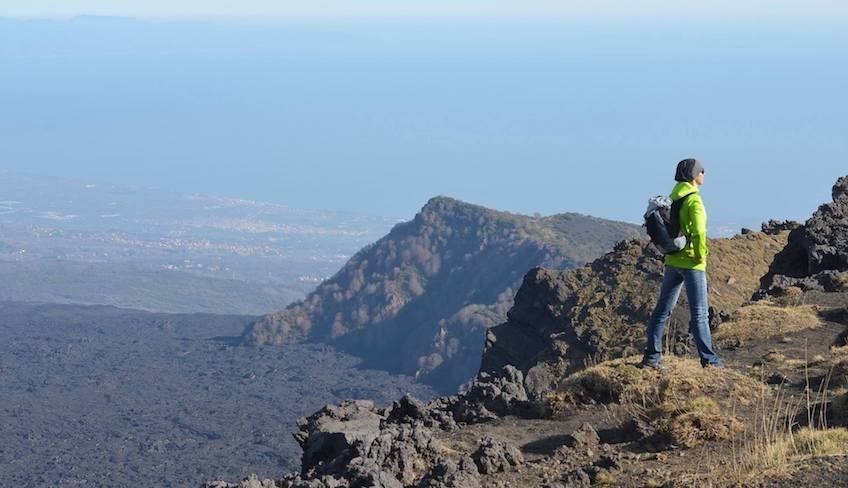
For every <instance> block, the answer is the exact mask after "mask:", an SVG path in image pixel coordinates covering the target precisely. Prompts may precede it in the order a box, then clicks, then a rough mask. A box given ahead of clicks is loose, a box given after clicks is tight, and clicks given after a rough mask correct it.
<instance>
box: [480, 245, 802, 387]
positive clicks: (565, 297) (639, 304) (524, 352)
mask: <svg viewBox="0 0 848 488" xmlns="http://www.w3.org/2000/svg"><path fill="white" fill-rule="evenodd" d="M786 238H787V233H786V232H782V233H778V234H766V233H752V234H747V235H740V236H736V237H734V238H732V239H717V240H711V241H710V249H711V254H710V271H709V281H710V303H711V304H712V305H713V310H712V313H711V315H712V322H713V323H714V324H717V323H718V322H720V320H721V319H722V318H726V317H727V316H728V314H729V313H730V312H732V311H733V310H735V309H736V308H738V307H739V306H741V305H742V304H743V303H745V302H746V301H748V300H749V299H750V297H751V296H752V295H753V294H754V293H755V292H756V291H757V289H758V287H759V277H761V276H763V275H764V274H765V273H766V271H767V270H768V267H769V264H770V263H771V262H772V261H773V260H774V256H775V255H776V254H777V253H778V252H779V251H780V250H781V249H783V247H784V246H785V243H786ZM662 276H663V262H662V256H661V255H660V254H659V253H658V252H657V251H656V249H655V248H654V247H653V246H652V245H650V244H649V243H648V242H646V241H626V242H622V243H619V244H618V245H617V246H616V247H615V249H614V250H613V252H611V253H609V254H607V255H605V256H603V257H602V258H600V259H598V260H596V261H594V262H593V263H591V264H590V265H587V266H585V267H583V268H580V269H577V270H571V271H555V270H549V269H544V268H536V269H533V270H532V271H530V272H529V273H527V275H526V276H525V277H524V283H523V284H522V286H521V288H520V289H519V291H518V293H517V295H516V297H515V305H514V306H513V308H512V309H511V310H510V311H509V313H508V320H507V322H506V323H504V324H501V325H498V326H497V327H494V328H492V329H490V330H489V332H488V334H487V338H486V346H485V352H484V354H483V358H482V364H481V371H498V370H500V369H501V368H503V366H504V365H506V364H512V365H515V366H516V367H517V368H518V369H519V370H521V371H522V372H524V373H525V376H526V379H525V387H526V390H527V392H528V395H529V398H530V399H531V400H533V399H538V398H540V397H541V396H542V395H544V393H545V392H547V391H552V390H553V389H555V388H556V385H557V383H558V382H559V381H560V380H561V379H562V378H564V377H565V376H566V375H568V374H569V373H571V372H574V371H577V370H579V369H582V368H583V367H584V366H585V365H586V364H587V363H588V362H596V361H604V360H607V359H613V358H618V357H624V356H629V355H633V354H639V353H640V352H641V349H642V347H644V337H645V326H646V323H647V321H648V319H649V318H650V314H651V312H652V311H653V307H654V305H655V303H656V300H657V297H658V295H659V289H660V285H661V282H662ZM684 295H685V294H684ZM687 307H688V305H686V299H685V296H683V297H682V299H681V301H680V303H679V304H678V306H677V308H676V309H675V310H674V312H673V314H672V318H671V320H670V323H669V333H670V337H671V343H670V346H671V348H672V350H673V351H674V352H675V353H678V354H685V353H688V352H690V351H693V350H694V345H693V344H692V343H691V339H690V337H689V313H688V308H687Z"/></svg>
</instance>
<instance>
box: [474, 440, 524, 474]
mask: <svg viewBox="0 0 848 488" xmlns="http://www.w3.org/2000/svg"><path fill="white" fill-rule="evenodd" d="M471 459H473V460H474V464H476V465H477V470H478V471H479V472H480V473H482V474H493V473H503V472H507V471H511V470H513V469H514V468H516V467H518V466H521V465H522V464H524V456H523V455H522V454H521V451H519V450H518V448H516V447H515V446H512V445H510V444H507V443H505V442H498V441H496V440H495V439H492V438H491V437H484V438H483V439H481V440H480V445H479V447H478V448H477V450H476V451H474V453H473V454H472V455H471Z"/></svg>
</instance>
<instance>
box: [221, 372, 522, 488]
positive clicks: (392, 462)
mask: <svg viewBox="0 0 848 488" xmlns="http://www.w3.org/2000/svg"><path fill="white" fill-rule="evenodd" d="M530 411H532V409H531V407H530V403H529V402H528V400H527V393H526V392H525V390H524V376H523V375H522V374H521V372H520V371H518V370H517V369H515V368H513V367H511V366H507V367H505V368H503V369H502V370H501V371H500V373H499V374H496V375H495V374H488V373H481V374H480V375H478V377H477V378H476V379H475V380H474V381H473V382H471V384H470V385H469V386H468V388H467V389H466V391H464V392H462V393H459V394H457V395H454V396H450V397H442V398H437V399H435V400H433V401H432V402H430V403H427V404H425V403H423V402H420V401H418V400H416V399H415V398H413V397H411V396H409V395H407V396H404V397H403V398H401V399H400V400H398V401H396V402H394V403H393V404H392V406H391V407H389V408H387V409H379V408H376V407H374V404H373V403H372V402H369V401H346V402H344V403H342V404H341V405H336V406H326V407H324V408H323V409H321V410H319V411H318V412H316V413H315V414H313V415H311V416H309V417H307V418H303V419H301V420H300V421H298V426H299V428H300V430H299V431H298V432H297V433H295V434H294V437H295V439H296V440H297V442H298V443H299V444H300V446H301V447H302V449H303V461H302V467H301V472H300V473H299V474H291V475H288V476H286V477H285V478H283V479H282V480H280V481H279V482H278V484H275V485H269V486H273V487H275V488H276V487H277V486H279V487H281V488H352V487H381V488H399V487H403V486H416V487H430V488H438V487H457V488H465V487H474V486H479V479H478V478H479V473H478V470H477V467H476V465H475V462H477V463H478V464H479V465H482V466H485V467H484V468H482V469H484V470H485V471H484V472H501V471H504V470H506V469H511V467H514V466H518V465H520V464H521V463H523V458H522V456H521V453H520V452H519V451H518V450H517V449H515V448H514V447H511V446H507V445H504V444H499V443H496V442H494V441H491V442H489V441H484V442H483V443H482V444H481V447H480V449H479V450H478V452H477V453H476V454H475V459H474V460H471V459H470V458H469V459H448V458H446V457H445V455H444V453H445V452H447V451H449V450H448V449H446V448H445V447H444V446H443V445H441V443H440V442H439V441H438V440H437V439H436V436H435V431H436V430H437V429H445V430H451V429H454V428H456V427H457V424H458V423H464V424H470V423H478V422H486V421H488V420H492V419H495V418H499V417H502V416H505V415H511V414H526V413H528V412H530ZM251 480H254V478H250V479H249V480H245V482H244V483H247V482H255V481H251ZM206 486H207V487H208V488H235V486H237V485H229V484H226V483H224V482H213V483H207V485H206ZM258 486H259V485H257V487H258ZM251 488H253V487H252V486H251ZM261 488H265V486H264V485H262V487H261Z"/></svg>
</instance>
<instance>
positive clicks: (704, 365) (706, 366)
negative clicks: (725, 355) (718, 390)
mask: <svg viewBox="0 0 848 488" xmlns="http://www.w3.org/2000/svg"><path fill="white" fill-rule="evenodd" d="M701 367H703V368H705V369H706V368H715V369H724V365H723V364H721V363H707V364H702V365H701Z"/></svg>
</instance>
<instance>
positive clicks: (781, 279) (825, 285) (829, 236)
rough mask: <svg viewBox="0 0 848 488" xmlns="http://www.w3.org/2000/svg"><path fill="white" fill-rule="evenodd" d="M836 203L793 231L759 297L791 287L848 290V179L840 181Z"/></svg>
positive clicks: (763, 284) (776, 258) (820, 210)
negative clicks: (847, 273)
mask: <svg viewBox="0 0 848 488" xmlns="http://www.w3.org/2000/svg"><path fill="white" fill-rule="evenodd" d="M832 197H833V201H832V202H830V203H826V204H824V205H822V206H820V207H819V208H818V210H817V211H816V212H815V213H814V214H813V216H812V217H810V219H809V220H807V222H806V223H805V224H804V225H802V226H799V227H796V228H795V229H794V230H792V233H791V234H790V235H789V242H788V244H787V246H786V248H785V249H784V250H783V251H782V252H781V253H780V254H778V255H777V256H776V257H775V260H774V262H773V263H772V265H771V268H770V269H769V272H768V274H767V275H766V276H764V277H763V279H762V283H761V289H762V291H761V293H760V294H759V297H765V296H768V295H781V294H783V293H785V292H786V290H787V289H788V288H790V287H798V288H801V289H802V290H805V291H809V290H818V291H828V292H834V291H840V292H841V291H846V285H848V275H846V274H845V273H846V272H848V176H844V177H842V178H839V180H837V182H836V184H835V185H833V189H832Z"/></svg>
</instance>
